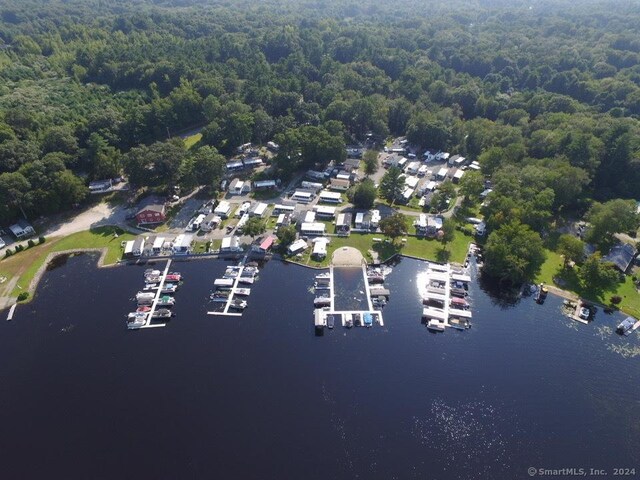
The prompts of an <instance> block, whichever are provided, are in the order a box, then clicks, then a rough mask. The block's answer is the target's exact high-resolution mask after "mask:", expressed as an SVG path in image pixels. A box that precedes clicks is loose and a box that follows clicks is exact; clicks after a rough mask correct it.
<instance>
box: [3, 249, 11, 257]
mask: <svg viewBox="0 0 640 480" xmlns="http://www.w3.org/2000/svg"><path fill="white" fill-rule="evenodd" d="M11 255H13V250H11V249H10V248H7V249H6V250H5V251H4V258H8V257H10V256H11Z"/></svg>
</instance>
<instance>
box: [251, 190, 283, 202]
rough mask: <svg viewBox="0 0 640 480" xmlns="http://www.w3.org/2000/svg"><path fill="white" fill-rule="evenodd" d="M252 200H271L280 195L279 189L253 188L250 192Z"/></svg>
mask: <svg viewBox="0 0 640 480" xmlns="http://www.w3.org/2000/svg"><path fill="white" fill-rule="evenodd" d="M249 195H250V196H251V198H253V199H254V200H273V199H274V198H278V196H280V191H279V190H275V189H274V190H254V191H252V192H251V193H250V194H249Z"/></svg>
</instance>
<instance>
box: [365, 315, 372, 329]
mask: <svg viewBox="0 0 640 480" xmlns="http://www.w3.org/2000/svg"><path fill="white" fill-rule="evenodd" d="M363 317H364V326H365V327H367V328H371V326H372V325H373V317H372V316H371V314H370V313H365V314H364V315H363Z"/></svg>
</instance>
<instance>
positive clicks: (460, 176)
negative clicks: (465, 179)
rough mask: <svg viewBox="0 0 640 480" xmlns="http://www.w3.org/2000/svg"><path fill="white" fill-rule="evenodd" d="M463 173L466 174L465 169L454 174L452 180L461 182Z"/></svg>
mask: <svg viewBox="0 0 640 480" xmlns="http://www.w3.org/2000/svg"><path fill="white" fill-rule="evenodd" d="M463 175H464V170H458V171H457V172H456V173H454V174H453V178H452V179H451V181H452V182H453V183H459V182H460V179H461V178H462V176H463Z"/></svg>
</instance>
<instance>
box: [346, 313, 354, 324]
mask: <svg viewBox="0 0 640 480" xmlns="http://www.w3.org/2000/svg"><path fill="white" fill-rule="evenodd" d="M345 324H346V326H347V328H352V327H353V317H352V316H351V314H350V313H345Z"/></svg>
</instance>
